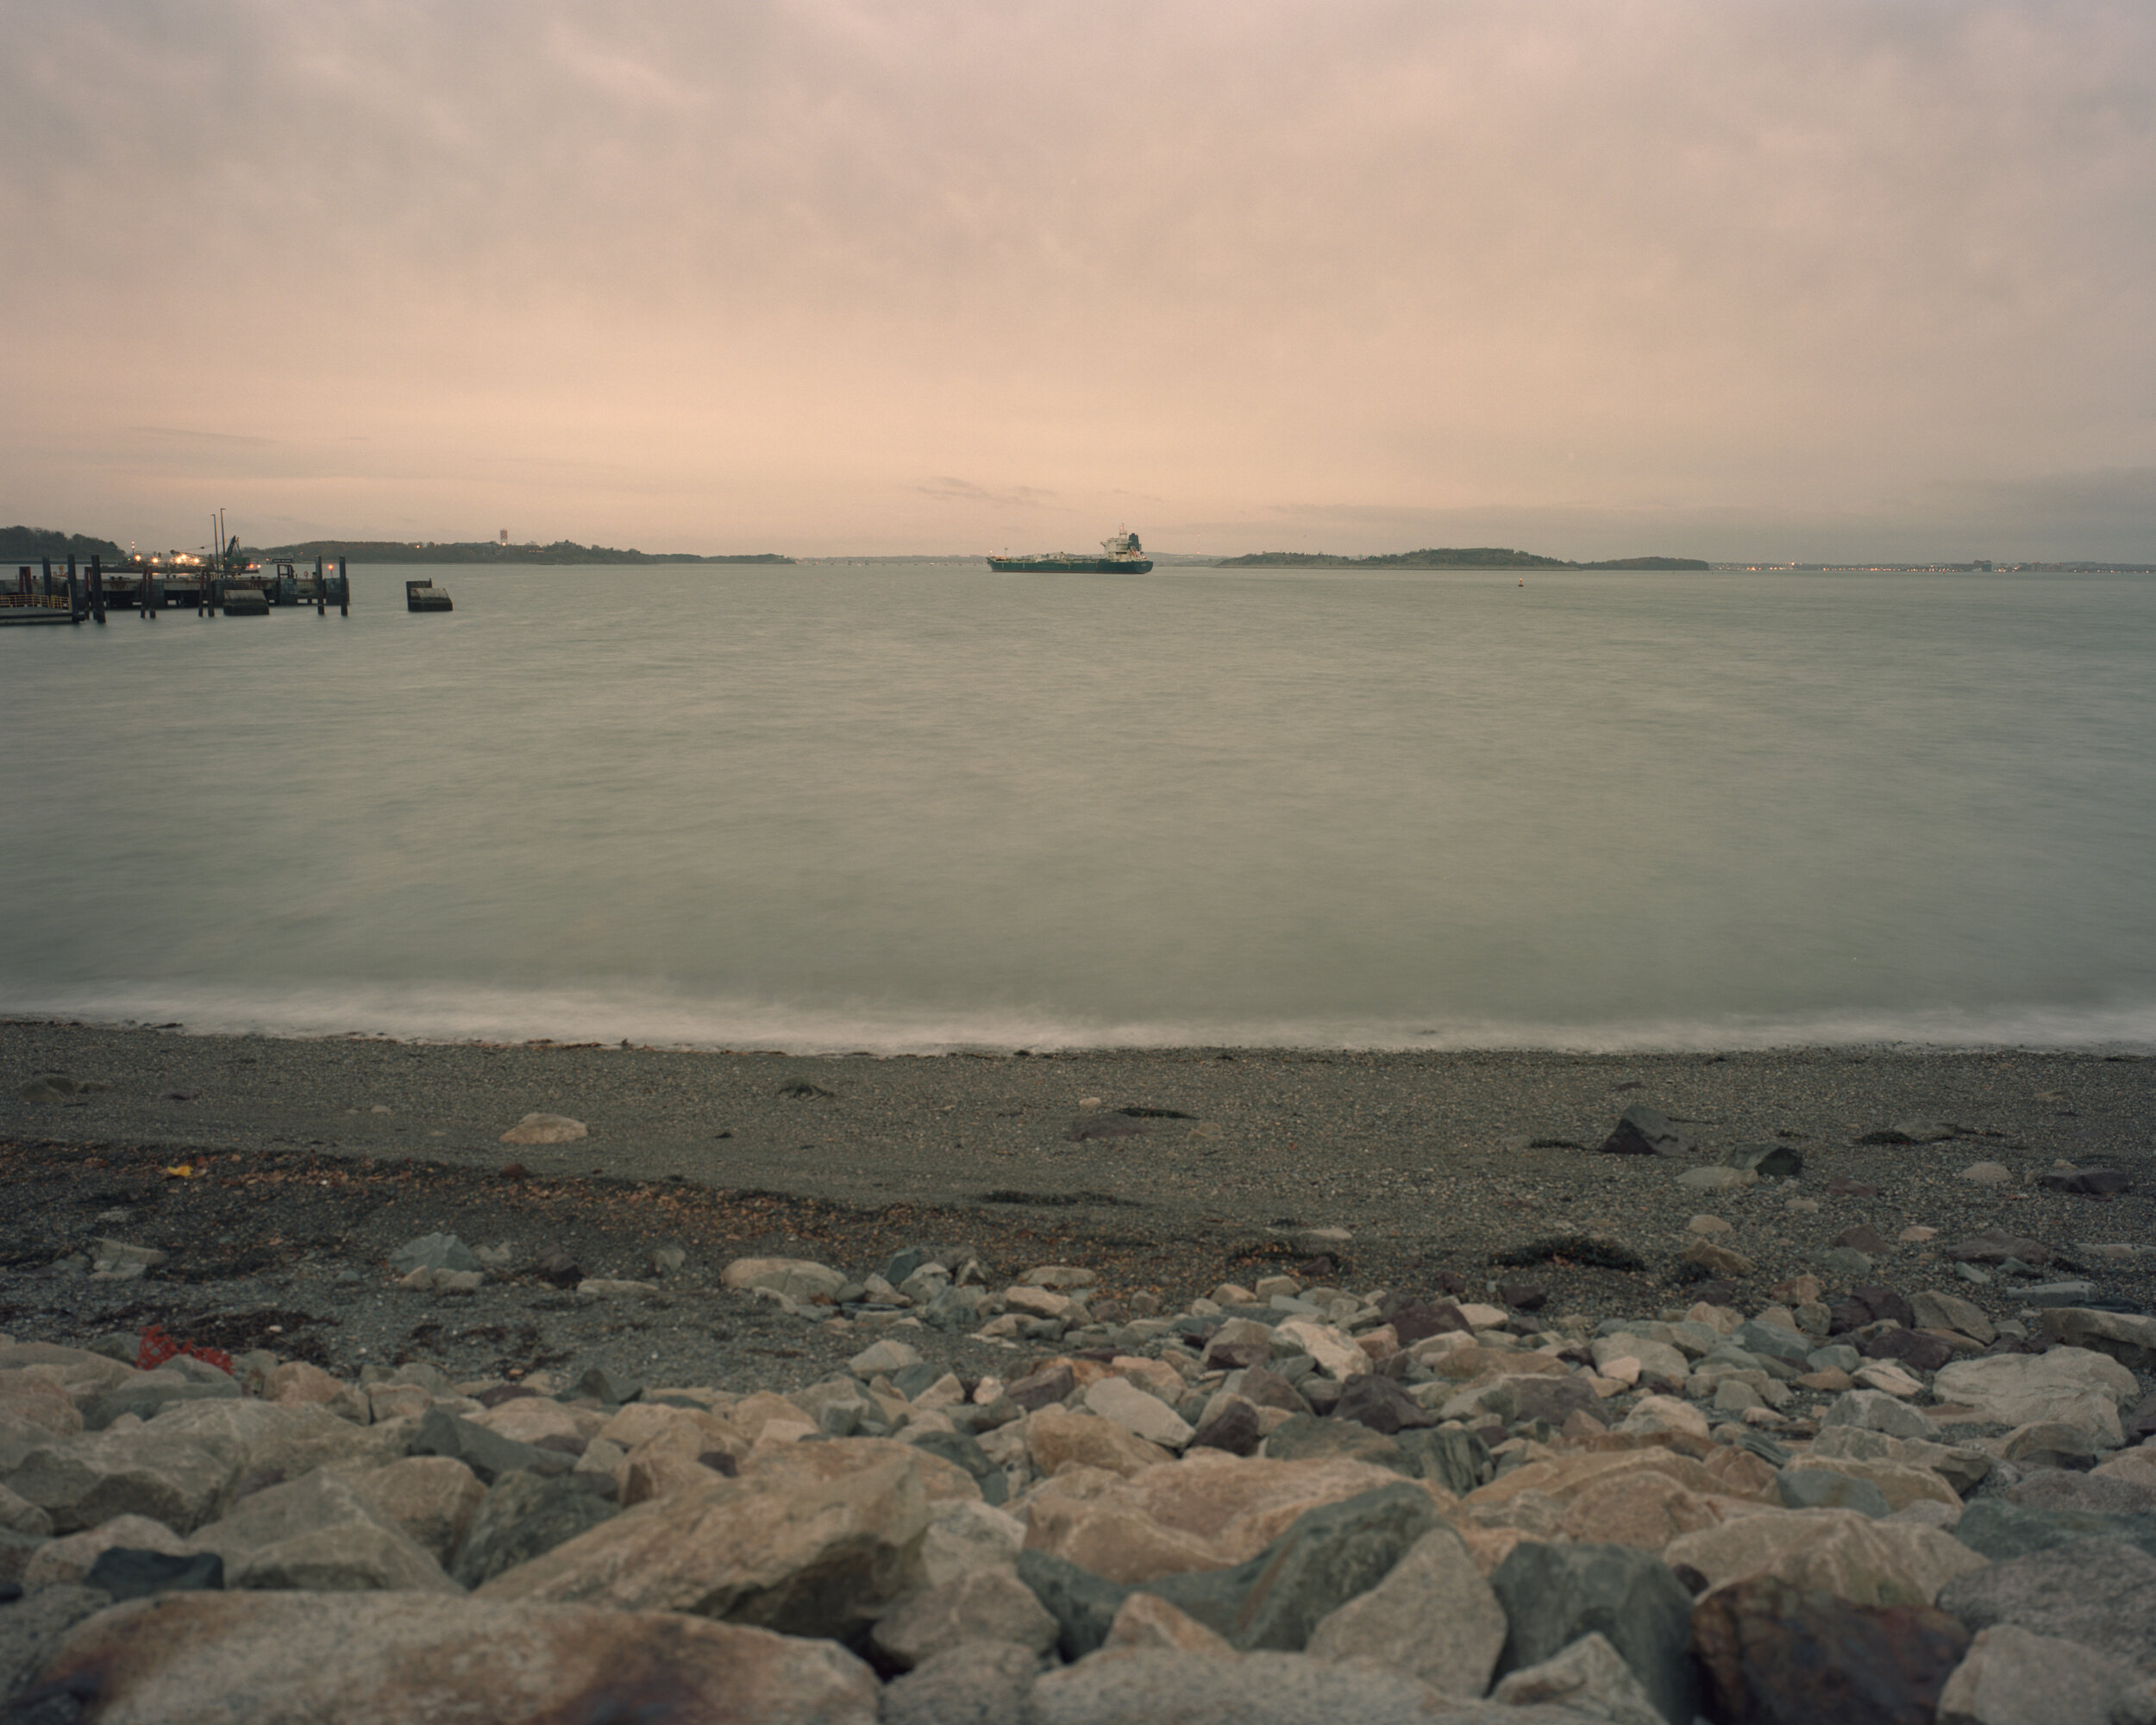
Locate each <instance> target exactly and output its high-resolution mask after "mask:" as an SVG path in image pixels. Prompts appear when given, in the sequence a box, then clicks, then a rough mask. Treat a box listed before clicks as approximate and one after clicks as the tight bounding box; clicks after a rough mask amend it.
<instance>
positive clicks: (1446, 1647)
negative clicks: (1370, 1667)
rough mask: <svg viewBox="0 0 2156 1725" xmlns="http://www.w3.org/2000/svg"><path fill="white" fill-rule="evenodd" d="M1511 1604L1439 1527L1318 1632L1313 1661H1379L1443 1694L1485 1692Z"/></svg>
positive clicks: (1313, 1635)
mask: <svg viewBox="0 0 2156 1725" xmlns="http://www.w3.org/2000/svg"><path fill="white" fill-rule="evenodd" d="M1505 1634H1506V1624H1505V1612H1504V1608H1503V1607H1501V1605H1499V1604H1498V1603H1497V1596H1496V1595H1495V1593H1493V1592H1492V1591H1491V1590H1490V1585H1489V1583H1488V1582H1487V1581H1485V1580H1483V1579H1482V1572H1481V1571H1479V1570H1477V1569H1476V1566H1475V1559H1473V1558H1472V1557H1470V1555H1469V1554H1468V1550H1467V1547H1466V1546H1464V1545H1463V1544H1462V1543H1461V1540H1460V1536H1459V1535H1458V1534H1456V1533H1455V1532H1453V1530H1452V1529H1451V1528H1450V1527H1434V1528H1432V1530H1431V1531H1430V1532H1429V1533H1426V1534H1424V1535H1423V1536H1422V1537H1421V1538H1420V1540H1416V1541H1415V1543H1414V1545H1413V1547H1411V1548H1410V1549H1409V1551H1408V1553H1407V1555H1406V1556H1405V1557H1403V1558H1401V1560H1400V1561H1399V1562H1398V1563H1397V1564H1395V1565H1393V1569H1392V1572H1391V1573H1390V1574H1389V1575H1388V1576H1387V1577H1386V1578H1384V1579H1383V1580H1382V1581H1381V1582H1379V1583H1378V1584H1377V1585H1376V1586H1375V1587H1373V1588H1371V1589H1370V1590H1369V1591H1368V1592H1366V1593H1361V1594H1358V1595H1357V1596H1355V1597H1354V1598H1352V1599H1350V1600H1349V1601H1348V1602H1347V1603H1345V1604H1344V1605H1340V1606H1338V1607H1337V1608H1335V1609H1333V1610H1332V1612H1331V1613H1329V1614H1328V1615H1326V1617H1325V1618H1324V1619H1323V1620H1322V1621H1321V1622H1319V1624H1318V1627H1317V1628H1315V1629H1314V1630H1313V1632H1312V1633H1311V1636H1310V1643H1309V1648H1308V1651H1309V1653H1310V1657H1311V1658H1313V1659H1331V1660H1340V1659H1373V1660H1376V1662H1377V1663H1378V1664H1379V1665H1390V1666H1392V1667H1393V1668H1394V1669H1395V1670H1396V1671H1404V1672H1409V1673H1411V1674H1413V1676H1415V1677H1419V1678H1421V1679H1422V1680H1423V1681H1424V1682H1425V1683H1426V1684H1429V1685H1430V1686H1431V1687H1432V1689H1434V1690H1436V1691H1438V1693H1439V1694H1442V1695H1458V1696H1477V1695H1480V1694H1482V1692H1483V1691H1485V1690H1487V1689H1488V1688H1489V1679H1490V1673H1491V1672H1494V1671H1495V1669H1496V1668H1497V1655H1498V1653H1500V1652H1501V1650H1502V1649H1503V1647H1504V1645H1505Z"/></svg>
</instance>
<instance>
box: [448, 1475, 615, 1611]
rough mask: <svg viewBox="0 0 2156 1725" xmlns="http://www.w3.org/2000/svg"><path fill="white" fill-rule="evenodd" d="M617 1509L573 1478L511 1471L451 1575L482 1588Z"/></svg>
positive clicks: (491, 1496)
mask: <svg viewBox="0 0 2156 1725" xmlns="http://www.w3.org/2000/svg"><path fill="white" fill-rule="evenodd" d="M617 1513H618V1512H617V1510H616V1509H615V1508H614V1506H613V1505H612V1504H611V1503H606V1502H601V1501H600V1500H599V1498H597V1497H595V1496H592V1494H591V1493H590V1492H588V1491H586V1490H585V1489H584V1488H583V1487H582V1486H580V1485H578V1484H575V1483H574V1482H573V1481H572V1480H569V1479H567V1478H561V1477H557V1478H553V1479H549V1478H547V1477H545V1476H543V1475H541V1474H536V1473H505V1474H504V1475H502V1477H500V1478H498V1479H497V1480H496V1481H495V1482H494V1484H493V1486H492V1489H491V1490H489V1491H488V1492H487V1494H486V1498H485V1500H484V1501H483V1502H481V1503H480V1504H479V1510H478V1513H477V1514H475V1515H473V1517H472V1525H471V1527H470V1530H469V1531H468V1532H467V1534H465V1536H464V1540H463V1542H462V1544H461V1546H460V1547H459V1548H458V1551H457V1555H456V1563H455V1565H454V1567H453V1568H452V1569H451V1571H450V1574H451V1575H452V1576H454V1578H455V1579H456V1582H457V1584H458V1585H459V1586H461V1587H478V1586H479V1585H480V1584H483V1583H486V1582H489V1581H492V1580H493V1578H495V1577H496V1576H498V1575H501V1574H503V1573H505V1571H509V1570H512V1569H514V1568H516V1567H517V1565H519V1564H523V1563H529V1562H530V1561H531V1559H534V1558H536V1557H538V1556H539V1555H540V1554H541V1553H545V1552H550V1551H552V1550H553V1549H554V1548H555V1546H560V1545H566V1544H567V1542H568V1541H569V1540H573V1539H575V1538H576V1537H577V1536H578V1535H579V1534H587V1533H589V1532H590V1531H591V1530H592V1528H594V1527H598V1526H599V1523H600V1522H602V1521H611V1520H612V1519H613V1518H614V1516H615V1515H616V1514H617Z"/></svg>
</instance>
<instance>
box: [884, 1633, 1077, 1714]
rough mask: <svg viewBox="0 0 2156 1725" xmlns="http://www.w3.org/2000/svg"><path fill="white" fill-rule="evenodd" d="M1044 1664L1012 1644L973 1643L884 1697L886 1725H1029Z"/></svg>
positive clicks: (909, 1676)
mask: <svg viewBox="0 0 2156 1725" xmlns="http://www.w3.org/2000/svg"><path fill="white" fill-rule="evenodd" d="M1040 1666H1041V1662H1040V1660H1039V1659H1037V1658H1036V1657H1035V1656H1034V1655H1033V1653H1031V1652H1030V1651H1029V1650H1028V1649H1026V1648H1025V1647H1018V1646H1015V1645H1014V1644H1012V1642H1009V1641H968V1642H967V1643H966V1644H965V1645H963V1646H962V1647H952V1648H950V1649H949V1650H948V1651H947V1652H944V1653H938V1654H937V1655H936V1656H935V1657H934V1658H933V1659H925V1660H924V1661H923V1662H922V1663H921V1664H920V1665H917V1666H915V1667H914V1668H913V1669H912V1671H910V1672H907V1673H906V1675H905V1676H904V1677H901V1678H898V1679H897V1680H896V1681H895V1682H893V1684H890V1685H889V1686H888V1687H887V1689H885V1691H883V1697H882V1702H881V1711H880V1712H879V1713H878V1714H877V1716H876V1717H877V1719H878V1721H879V1722H880V1725H1026V1701H1027V1698H1028V1697H1030V1696H1031V1694H1032V1692H1033V1680H1034V1678H1037V1677H1038V1676H1039V1675H1040Z"/></svg>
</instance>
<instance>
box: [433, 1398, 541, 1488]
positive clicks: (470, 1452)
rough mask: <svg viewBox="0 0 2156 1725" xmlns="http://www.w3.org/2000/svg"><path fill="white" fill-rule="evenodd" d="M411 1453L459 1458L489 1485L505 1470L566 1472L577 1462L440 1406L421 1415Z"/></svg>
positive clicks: (514, 1471)
mask: <svg viewBox="0 0 2156 1725" xmlns="http://www.w3.org/2000/svg"><path fill="white" fill-rule="evenodd" d="M410 1453H411V1454H413V1455H417V1456H448V1457H450V1458H453V1459H454V1460H457V1461H461V1462H462V1463H463V1464H464V1465H465V1466H467V1467H468V1468H470V1469H471V1470H472V1471H473V1473H474V1474H476V1475H477V1476H478V1477H479V1479H480V1480H482V1481H483V1482H484V1483H486V1484H488V1485H492V1484H493V1483H494V1482H495V1481H496V1480H497V1479H498V1478H500V1477H501V1476H503V1475H504V1474H507V1473H567V1472H568V1471H569V1470H570V1469H572V1468H573V1467H574V1466H575V1465H576V1458H575V1457H574V1456H573V1455H567V1454H564V1453H563V1452H561V1451H560V1450H556V1449H541V1448H540V1447H539V1446H537V1445H536V1444H520V1443H518V1442H517V1440H515V1439H514V1438H505V1437H504V1436H503V1435H502V1434H501V1433H499V1432H492V1431H489V1430H488V1429H487V1428H486V1427H484V1426H481V1425H476V1424H474V1423H473V1421H470V1420H466V1419H461V1418H460V1417H458V1416H457V1415H454V1414H450V1413H446V1412H444V1411H443V1410H442V1408H428V1410H427V1411H426V1412H425V1413H424V1414H423V1415H421V1416H420V1420H419V1427H418V1429H417V1431H416V1432H414V1433H412V1437H411V1451H410Z"/></svg>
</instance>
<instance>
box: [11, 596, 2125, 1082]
mask: <svg viewBox="0 0 2156 1725" xmlns="http://www.w3.org/2000/svg"><path fill="white" fill-rule="evenodd" d="M414 573H417V574H428V573H429V571H427V570H418V571H412V570H409V569H404V568H394V569H392V568H356V569H354V574H353V580H354V589H355V593H356V595H357V603H356V605H355V607H354V612H353V615H352V616H351V617H350V618H348V619H341V618H337V617H335V615H334V614H332V615H331V616H330V617H329V618H326V619H325V618H317V617H316V616H315V614H314V613H313V612H312V611H311V610H302V611H286V612H278V613H276V614H274V615H273V616H272V617H270V618H266V619H250V618H218V619H216V620H210V621H205V620H201V619H197V618H195V617H194V616H193V615H192V614H191V613H190V614H186V615H180V614H177V613H175V614H170V615H166V616H165V617H162V618H160V619H158V620H157V621H155V622H154V623H146V622H143V621H141V620H140V619H138V618H135V617H133V616H131V615H125V616H118V617H116V618H114V619H113V621H112V622H111V623H110V624H109V625H108V626H107V627H105V628H103V629H102V630H100V629H97V628H95V627H94V626H87V625H86V626H85V627H83V628H80V629H75V630H21V629H16V630H0V690H4V693H5V711H6V713H7V716H8V722H9V736H8V740H7V743H6V746H5V748H4V750H0V809H3V810H4V816H3V820H4V828H5V833H4V838H0V871H3V872H0V880H3V881H4V886H5V889H6V904H7V913H6V914H5V916H4V917H3V918H0V1009H7V1010H12V1011H16V1012H24V1013H61V1014H66V1015H72V1016H78V1017H85V1018H94V1019H109V1020H118V1019H140V1020H142V1021H145V1022H160V1021H166V1020H179V1021H181V1022H184V1023H185V1024H187V1025H188V1026H191V1027H195V1028H202V1029H212V1028H235V1027H254V1028H262V1029H270V1030H277V1031H292V1032H317V1031H325V1032H334V1031H345V1030H367V1031H386V1032H395V1033H400V1034H406V1035H415V1036H433V1037H456V1036H486V1037H539V1036H552V1037H556V1038H564V1039H578V1038H604V1039H605V1040H609V1041H612V1040H617V1039H619V1038H624V1037H626V1038H631V1039H633V1040H636V1041H638V1042H682V1043H697V1044H718V1045H727V1046H749V1045H776V1046H785V1047H792V1048H798V1049H855V1048H868V1049H900V1048H920V1047H935V1046H941V1045H947V1044H1001V1045H1019V1046H1025V1045H1063V1044H1136V1043H1159V1042H1169V1043H1185V1042H1194V1043H1252V1044H1254V1043H1261V1042H1285V1043H1290V1044H1359V1045H1371V1046H1401V1045H1404V1046H1432V1045H1436V1046H1449V1045H1462V1044H1468V1045H1499V1044H1504V1045H1556V1046H1567V1047H1627V1046H1633V1047H1643V1046H1658V1045H1659V1046H1695V1045H1710V1044H1711V1045H1716V1046H1739V1045H1752V1044H1771V1043H1780V1042H1789V1041H1813V1040H1839V1039H1851V1038H1854V1039H1863V1040H1871V1039H1878V1038H1894V1039H1907V1040H1918V1041H1935V1042H1949V1043H1966V1042H1977V1041H1995V1040H1996V1041H2015V1042H2030V1043H2061V1042H2063V1043H2069V1044H2097V1043H2110V1042H2122V1043H2127V1044H2156V890H2152V888H2156V675H2153V673H2156V581H2151V580H2147V579H2135V578H2132V577H2102V576H2095V577H2077V576H2045V577H2040V578H2038V577H2021V576H2015V575H2008V574H1999V575H1954V576H1938V575H1862V576H1855V575H1852V576H1846V577H1844V576H1827V575H1816V574H1808V575H1794V574H1791V575H1737V574H1713V575H1708V574H1622V575H1613V574H1531V575H1529V576H1528V577H1527V580H1526V586H1520V585H1518V579H1519V578H1518V577H1517V576H1516V575H1514V574H1503V573H1498V572H1445V573H1407V574H1384V575H1364V574H1289V573H1260V572H1246V571H1225V570H1189V571H1169V570H1163V571H1161V572H1157V573H1156V574H1151V575H1146V576H1129V577H1125V576H1117V575H1082V576H1065V577H1060V578H1056V577H1038V576H1035V577H1025V576H1010V575H997V574H992V573H991V572H990V571H988V570H987V568H985V567H981V568H955V567H950V566H931V565H921V566H890V565H884V566H875V567H829V566H801V567H797V568H780V569H725V568H672V569H620V570H615V569H589V570H586V569H576V570H567V569H540V568H532V569H521V570H516V571H509V572H482V571H475V570H471V569H466V568H445V569H442V570H438V571H433V572H431V573H434V574H436V578H437V579H438V580H440V582H441V583H442V585H444V586H447V587H448V589H449V590H450V592H451V593H453V594H454V597H455V600H456V606H457V608H456V610H455V612H454V613H453V614H451V615H448V616H418V617H415V616H411V615H408V614H407V613H406V612H404V610H403V609H402V608H401V607H402V582H403V580H404V578H405V577H406V576H407V575H409V574H414Z"/></svg>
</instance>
